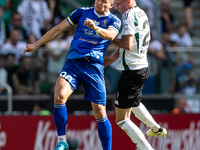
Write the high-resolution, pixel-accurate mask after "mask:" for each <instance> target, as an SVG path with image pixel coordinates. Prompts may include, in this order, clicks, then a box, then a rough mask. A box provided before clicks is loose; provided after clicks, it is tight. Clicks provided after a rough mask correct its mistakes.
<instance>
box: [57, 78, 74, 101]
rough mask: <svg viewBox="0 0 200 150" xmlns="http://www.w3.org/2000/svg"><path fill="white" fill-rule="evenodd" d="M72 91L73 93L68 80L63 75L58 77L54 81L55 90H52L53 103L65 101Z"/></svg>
mask: <svg viewBox="0 0 200 150" xmlns="http://www.w3.org/2000/svg"><path fill="white" fill-rule="evenodd" d="M72 93H73V90H72V88H71V86H70V84H69V82H68V81H67V80H66V79H65V78H63V77H58V79H57V81H56V86H55V91H54V103H55V104H63V103H66V101H67V99H68V97H69V96H70V95H71V94H72Z"/></svg>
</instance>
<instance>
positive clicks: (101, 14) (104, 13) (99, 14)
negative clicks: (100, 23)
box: [94, 10, 110, 17]
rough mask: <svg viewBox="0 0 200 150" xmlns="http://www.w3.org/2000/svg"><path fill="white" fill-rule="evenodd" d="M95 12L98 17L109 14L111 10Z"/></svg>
mask: <svg viewBox="0 0 200 150" xmlns="http://www.w3.org/2000/svg"><path fill="white" fill-rule="evenodd" d="M94 13H95V14H96V15H97V16H98V17H104V16H108V15H109V14H110V10H108V11H107V12H97V11H96V10H94Z"/></svg>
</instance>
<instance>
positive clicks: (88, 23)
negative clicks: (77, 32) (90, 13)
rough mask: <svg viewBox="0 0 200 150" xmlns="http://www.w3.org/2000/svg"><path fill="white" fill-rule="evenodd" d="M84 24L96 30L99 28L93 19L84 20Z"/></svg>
mask: <svg viewBox="0 0 200 150" xmlns="http://www.w3.org/2000/svg"><path fill="white" fill-rule="evenodd" d="M84 26H87V27H88V28H90V29H92V30H94V31H96V30H97V26H96V25H95V24H94V21H92V20H91V19H87V20H85V22H84Z"/></svg>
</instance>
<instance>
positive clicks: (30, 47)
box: [23, 44, 37, 55]
mask: <svg viewBox="0 0 200 150" xmlns="http://www.w3.org/2000/svg"><path fill="white" fill-rule="evenodd" d="M36 49H37V47H36V46H35V44H28V45H27V46H26V48H25V49H24V52H23V55H24V54H25V53H26V52H31V53H32V52H35V50H36Z"/></svg>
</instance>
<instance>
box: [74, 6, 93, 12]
mask: <svg viewBox="0 0 200 150" xmlns="http://www.w3.org/2000/svg"><path fill="white" fill-rule="evenodd" d="M77 10H80V11H93V10H94V7H79V8H78V9H77Z"/></svg>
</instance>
